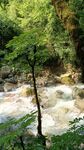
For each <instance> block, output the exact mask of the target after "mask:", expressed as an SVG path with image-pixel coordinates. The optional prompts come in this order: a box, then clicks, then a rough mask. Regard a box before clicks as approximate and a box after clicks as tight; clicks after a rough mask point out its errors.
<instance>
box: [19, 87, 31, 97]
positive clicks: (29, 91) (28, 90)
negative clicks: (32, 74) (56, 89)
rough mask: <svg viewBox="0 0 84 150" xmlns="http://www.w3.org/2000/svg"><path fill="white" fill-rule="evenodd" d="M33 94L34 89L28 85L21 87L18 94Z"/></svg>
mask: <svg viewBox="0 0 84 150" xmlns="http://www.w3.org/2000/svg"><path fill="white" fill-rule="evenodd" d="M32 95H34V90H33V89H32V88H30V87H23V88H22V89H21V91H20V96H25V97H27V96H32Z"/></svg>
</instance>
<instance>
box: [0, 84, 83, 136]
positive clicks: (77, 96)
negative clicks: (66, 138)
mask: <svg viewBox="0 0 84 150" xmlns="http://www.w3.org/2000/svg"><path fill="white" fill-rule="evenodd" d="M38 94H39V99H40V105H41V111H42V127H43V133H44V135H52V134H55V135H56V134H62V133H63V132H65V131H66V130H67V129H68V128H69V121H70V120H73V119H74V118H76V117H83V116H84V85H83V84H77V85H73V86H68V85H61V84H58V85H56V86H44V87H38ZM36 110H37V107H36V103H35V99H34V93H33V87H31V86H30V85H27V84H23V85H21V86H20V87H19V88H15V89H13V91H9V92H8V91H6V92H0V122H4V121H5V120H6V119H7V118H8V117H16V118H17V117H21V116H23V115H25V114H27V113H31V111H36ZM36 128H37V121H35V122H34V123H33V124H32V126H31V127H30V130H31V132H32V133H33V134H36V132H37V130H36Z"/></svg>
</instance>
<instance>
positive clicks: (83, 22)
mask: <svg viewBox="0 0 84 150" xmlns="http://www.w3.org/2000/svg"><path fill="white" fill-rule="evenodd" d="M69 5H70V8H71V9H72V10H73V11H74V12H75V13H76V19H77V22H78V23H79V25H80V28H81V29H82V30H83V31H84V0H78V1H76V0H71V1H70V4H69Z"/></svg>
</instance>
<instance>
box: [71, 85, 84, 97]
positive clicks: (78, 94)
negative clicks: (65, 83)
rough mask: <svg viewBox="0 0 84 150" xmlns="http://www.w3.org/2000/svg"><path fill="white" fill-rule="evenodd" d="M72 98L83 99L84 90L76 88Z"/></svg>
mask: <svg viewBox="0 0 84 150" xmlns="http://www.w3.org/2000/svg"><path fill="white" fill-rule="evenodd" d="M72 96H73V98H74V99H76V98H77V97H80V98H81V99H82V98H84V89H80V88H78V87H75V88H74V89H73V92H72Z"/></svg>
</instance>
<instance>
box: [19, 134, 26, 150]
mask: <svg viewBox="0 0 84 150" xmlns="http://www.w3.org/2000/svg"><path fill="white" fill-rule="evenodd" d="M19 138H20V141H21V147H22V149H23V150H25V146H24V142H23V139H22V136H20V137H19Z"/></svg>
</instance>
